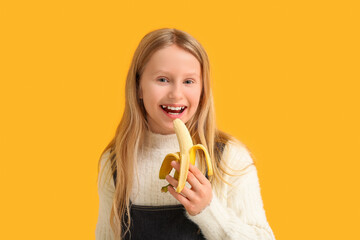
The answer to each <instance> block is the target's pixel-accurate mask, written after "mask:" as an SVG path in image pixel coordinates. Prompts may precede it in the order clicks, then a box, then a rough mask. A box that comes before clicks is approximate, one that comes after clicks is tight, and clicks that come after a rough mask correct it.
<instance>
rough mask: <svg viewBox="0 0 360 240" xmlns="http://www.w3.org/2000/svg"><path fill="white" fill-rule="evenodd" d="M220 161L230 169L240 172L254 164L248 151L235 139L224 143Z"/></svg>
mask: <svg viewBox="0 0 360 240" xmlns="http://www.w3.org/2000/svg"><path fill="white" fill-rule="evenodd" d="M222 161H224V162H225V164H226V165H227V166H228V167H230V168H231V169H236V170H241V169H244V168H246V167H247V166H249V165H253V164H254V161H253V159H252V157H251V152H250V151H249V149H248V148H247V147H246V146H245V145H244V144H243V143H242V142H240V141H239V140H237V139H236V138H232V139H230V140H228V142H227V143H226V145H225V147H224V153H223V158H222Z"/></svg>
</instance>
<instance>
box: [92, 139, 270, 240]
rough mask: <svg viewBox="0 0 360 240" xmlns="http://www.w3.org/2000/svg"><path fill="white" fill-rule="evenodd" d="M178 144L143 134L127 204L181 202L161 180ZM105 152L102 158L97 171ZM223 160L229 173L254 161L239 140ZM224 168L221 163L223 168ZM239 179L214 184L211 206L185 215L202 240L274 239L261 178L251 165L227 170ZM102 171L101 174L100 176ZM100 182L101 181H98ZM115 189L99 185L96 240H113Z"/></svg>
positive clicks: (104, 183) (105, 181)
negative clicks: (168, 157)
mask: <svg viewBox="0 0 360 240" xmlns="http://www.w3.org/2000/svg"><path fill="white" fill-rule="evenodd" d="M178 151H179V144H178V141H177V137H176V135H175V134H171V135H160V134H155V133H152V132H147V136H146V140H145V144H144V146H142V149H141V151H140V152H139V155H138V164H137V165H138V167H137V174H135V177H134V184H133V185H134V187H133V189H132V194H131V197H130V199H131V201H132V203H133V204H137V205H152V206H159V205H177V204H179V202H178V201H177V200H176V199H175V198H174V197H173V196H172V195H171V194H170V193H161V191H160V189H161V187H163V186H165V185H167V184H168V183H167V182H166V181H165V180H160V179H159V177H158V176H159V169H160V166H161V163H162V161H163V159H164V157H165V155H166V154H168V153H173V152H178ZM108 157H109V151H108V152H106V153H105V154H104V155H103V156H102V157H101V170H102V169H104V172H106V171H107V170H108V167H109V165H105V161H106V159H107V158H108ZM223 160H224V161H226V164H227V165H228V166H229V167H230V168H231V169H237V170H241V169H243V168H244V167H246V166H247V165H248V164H250V163H252V162H253V160H252V159H251V157H250V155H249V153H248V151H247V150H246V148H245V147H244V146H242V145H241V143H239V142H238V141H231V142H229V143H228V144H227V145H226V147H225V149H224V155H223ZM224 166H225V165H224ZM231 172H232V173H235V174H237V175H238V176H229V175H224V176H223V177H224V178H225V180H226V181H228V182H230V183H231V186H229V185H228V184H226V183H221V184H217V185H216V184H213V185H212V188H213V198H212V201H211V203H210V205H209V206H207V207H206V208H205V209H204V210H203V211H202V212H201V213H199V214H198V215H196V216H190V215H189V214H187V217H188V218H189V219H190V220H192V221H193V222H194V223H196V224H197V225H198V226H199V227H200V229H201V231H202V233H203V235H204V236H205V238H206V239H209V240H220V239H229V240H230V239H231V240H274V239H275V237H274V234H273V232H272V230H271V228H270V226H269V224H268V222H267V219H266V216H265V211H264V209H263V202H262V199H261V195H260V187H259V180H258V176H257V171H256V168H255V166H253V165H252V166H250V167H249V168H248V169H247V170H246V172H245V174H242V175H241V176H239V172H238V171H236V172H235V171H231ZM101 173H103V171H101V172H100V174H101ZM99 179H100V178H99ZM114 192H115V187H114V183H113V179H112V177H110V178H107V179H106V178H105V177H102V178H101V181H99V182H98V193H99V215H98V222H97V225H96V230H95V235H96V239H97V240H113V239H114V235H113V233H112V230H111V227H110V211H111V206H112V198H113V195H114Z"/></svg>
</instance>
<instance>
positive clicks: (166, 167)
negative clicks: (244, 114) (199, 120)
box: [159, 118, 213, 193]
mask: <svg viewBox="0 0 360 240" xmlns="http://www.w3.org/2000/svg"><path fill="white" fill-rule="evenodd" d="M173 124H174V130H175V133H176V136H177V139H178V141H179V147H180V152H178V153H169V154H167V155H166V156H165V158H164V160H163V163H162V165H161V168H160V172H159V178H160V179H165V177H166V175H168V174H169V173H170V172H171V170H172V167H171V165H170V163H171V161H174V160H175V161H177V162H180V172H178V171H175V174H174V178H175V179H176V180H178V186H177V188H176V192H178V193H180V192H181V191H182V190H183V189H184V187H185V182H186V179H187V175H188V172H189V164H192V165H195V159H196V150H202V151H203V152H204V154H205V159H206V165H207V169H208V175H209V176H211V175H213V169H212V165H211V161H210V156H209V153H208V151H207V150H206V148H205V147H204V146H203V145H201V144H197V145H193V142H192V139H191V136H190V133H189V130H188V129H187V127H186V125H185V124H184V123H183V122H182V121H181V120H180V119H178V118H176V119H175V120H174V121H173ZM169 185H170V184H168V185H167V186H164V187H162V189H161V191H162V192H167V187H168V186H169Z"/></svg>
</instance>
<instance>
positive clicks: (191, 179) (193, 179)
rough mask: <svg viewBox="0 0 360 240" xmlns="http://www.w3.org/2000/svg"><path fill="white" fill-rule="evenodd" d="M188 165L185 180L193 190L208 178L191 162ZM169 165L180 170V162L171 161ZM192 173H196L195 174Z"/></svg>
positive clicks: (198, 187)
mask: <svg viewBox="0 0 360 240" xmlns="http://www.w3.org/2000/svg"><path fill="white" fill-rule="evenodd" d="M189 165H190V166H189V172H188V176H187V179H186V180H187V181H188V183H189V184H190V185H191V187H192V188H194V190H195V191H197V190H198V189H200V188H201V184H205V183H207V181H208V180H207V179H206V177H205V176H204V175H203V174H202V172H201V171H200V170H199V169H198V168H197V167H196V166H194V165H192V164H189ZM171 166H173V167H174V168H175V170H176V171H180V163H178V162H176V161H172V162H171ZM194 173H195V174H197V175H195V174H194ZM199 178H201V179H199Z"/></svg>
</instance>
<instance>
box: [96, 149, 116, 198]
mask: <svg viewBox="0 0 360 240" xmlns="http://www.w3.org/2000/svg"><path fill="white" fill-rule="evenodd" d="M109 158H110V149H109V150H107V151H106V152H104V153H103V154H102V155H101V157H100V160H99V161H100V172H99V176H98V187H99V191H109V190H111V191H113V189H114V183H113V181H112V177H111V176H112V171H111V161H110V159H109Z"/></svg>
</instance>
